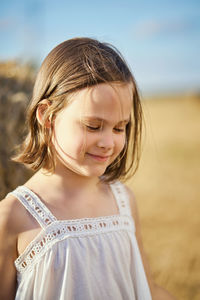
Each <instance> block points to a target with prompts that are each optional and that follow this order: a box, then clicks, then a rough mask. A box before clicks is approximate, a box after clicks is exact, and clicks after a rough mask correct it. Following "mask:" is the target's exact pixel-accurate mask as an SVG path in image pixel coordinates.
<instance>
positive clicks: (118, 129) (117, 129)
mask: <svg viewBox="0 0 200 300" xmlns="http://www.w3.org/2000/svg"><path fill="white" fill-rule="evenodd" d="M86 127H87V128H88V129H89V130H91V131H97V130H99V129H100V128H101V127H92V126H88V125H86ZM114 130H115V131H117V132H124V131H125V129H120V128H114Z"/></svg>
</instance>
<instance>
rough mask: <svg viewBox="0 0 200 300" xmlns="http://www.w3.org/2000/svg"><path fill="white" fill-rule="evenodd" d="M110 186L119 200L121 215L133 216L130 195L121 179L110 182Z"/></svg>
mask: <svg viewBox="0 0 200 300" xmlns="http://www.w3.org/2000/svg"><path fill="white" fill-rule="evenodd" d="M110 187H111V189H112V192H113V194H114V196H115V199H116V201H117V204H118V207H119V212H120V215H123V216H131V210H130V204H129V195H128V192H127V190H126V188H125V186H124V185H123V184H122V183H121V182H120V181H116V182H114V183H112V184H110Z"/></svg>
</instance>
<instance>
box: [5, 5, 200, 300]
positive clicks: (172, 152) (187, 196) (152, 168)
mask: <svg viewBox="0 0 200 300" xmlns="http://www.w3.org/2000/svg"><path fill="white" fill-rule="evenodd" d="M75 36H89V37H92V38H97V39H99V40H100V41H106V42H109V43H111V44H113V45H115V46H116V47H117V48H118V49H119V50H120V51H121V52H122V54H123V55H124V57H125V59H126V61H127V62H128V64H129V66H130V68H131V69H132V71H133V74H134V76H135V78H136V81H137V83H138V86H139V90H140V95H141V99H142V105H143V111H144V119H145V126H144V135H143V146H142V158H141V163H140V167H139V170H138V172H137V173H136V175H135V176H134V177H133V178H131V179H130V180H129V181H128V182H127V184H128V185H129V186H130V187H131V188H132V190H133V191H134V193H135V195H136V199H137V202H138V207H139V213H140V217H141V225H142V234H143V240H144V247H145V251H146V253H147V256H148V258H149V262H150V267H151V270H152V274H153V277H154V279H155V281H156V282H157V283H158V284H160V285H162V286H163V287H164V288H166V289H168V290H169V291H170V292H171V293H172V294H174V295H175V296H176V297H177V299H181V300H186V299H187V300H197V299H200V279H199V272H200V255H199V252H200V251H199V250H200V238H199V236H200V187H199V186H200V56H199V49H200V2H199V1H194V0H191V1H186V0H181V1H180V0H174V1H172V0H168V1H162V2H161V1H158V0H149V1H144V0H141V1H133V0H132V1H131V0H129V1H126V0H125V1H119V0H110V1H105V0H102V1H101V2H100V1H94V0H93V1H89V0H84V1H81V0H76V1H67V0H65V1H64V0H57V1H52V0H48V1H47V0H29V1H25V0H13V1H11V0H7V1H6V0H2V1H1V2H0V41H1V47H0V198H1V199H2V198H3V197H5V195H6V193H8V192H9V191H10V190H12V189H14V188H15V187H16V186H17V185H19V184H23V183H24V181H25V180H26V179H27V178H28V177H29V176H31V172H30V171H28V170H27V169H25V168H24V167H23V166H20V165H18V164H15V163H13V162H11V160H10V156H11V155H12V154H13V153H14V146H15V145H17V144H18V143H20V142H21V141H22V139H23V137H24V135H25V132H24V123H25V112H26V107H27V104H28V103H29V101H30V99H31V93H32V88H33V84H34V79H35V76H36V73H37V70H38V68H39V66H40V64H41V62H42V60H43V59H44V58H45V56H46V55H47V54H48V52H49V51H50V50H51V49H52V48H53V47H55V46H56V45H57V44H59V43H60V42H62V41H64V40H66V39H69V38H72V37H75Z"/></svg>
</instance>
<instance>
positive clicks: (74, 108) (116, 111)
mask: <svg viewBox="0 0 200 300" xmlns="http://www.w3.org/2000/svg"><path fill="white" fill-rule="evenodd" d="M132 101H133V84H132V83H126V84H120V83H112V84H107V83H102V84H98V85H95V86H93V87H90V88H85V89H83V90H81V91H78V92H77V93H75V94H74V95H72V97H71V101H70V104H69V105H68V106H67V110H68V113H74V112H76V115H77V116H79V117H93V118H95V117H96V118H102V119H105V118H106V119H110V120H112V119H113V121H117V120H118V121H119V120H122V119H127V118H128V117H129V116H130V113H131V109H132Z"/></svg>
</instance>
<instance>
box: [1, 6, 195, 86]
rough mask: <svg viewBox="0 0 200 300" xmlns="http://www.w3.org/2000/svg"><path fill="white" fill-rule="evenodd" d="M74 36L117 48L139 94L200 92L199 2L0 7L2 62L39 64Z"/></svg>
mask: <svg viewBox="0 0 200 300" xmlns="http://www.w3.org/2000/svg"><path fill="white" fill-rule="evenodd" d="M74 36H89V37H94V38H97V39H99V40H100V41H106V42H109V43H112V44H113V45H115V46H116V47H117V48H118V49H119V50H120V51H121V52H122V54H123V55H124V57H125V59H126V60H127V61H128V64H129V66H130V67H131V69H132V71H133V74H134V75H135V78H136V81H137V82H138V85H139V88H140V90H141V91H142V92H159V91H169V92H170V91H180V90H188V91H193V90H197V89H198V90H199V88H200V85H199V84H200V55H199V52H200V1H194V0H191V1H189V0H187V1H186V0H174V1H172V0H168V1H167V0H166V1H158V0H149V1H145V0H140V1H139V0H138V1H134V0H128V1H126V0H124V1H122V0H121V1H119V0H101V1H95V0H91V1H89V0H74V1H68V0H57V1H56V0H54V1H53V0H35V1H34V0H13V1H11V0H1V2H0V41H1V47H0V60H6V59H14V58H17V59H20V60H22V61H27V60H29V59H34V60H37V61H38V62H39V63H41V61H42V60H43V59H44V57H45V56H46V55H47V54H48V52H49V51H50V50H51V49H52V48H53V47H55V46H56V45H57V44H59V43H60V42H62V41H64V40H66V39H68V38H71V37H74Z"/></svg>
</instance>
